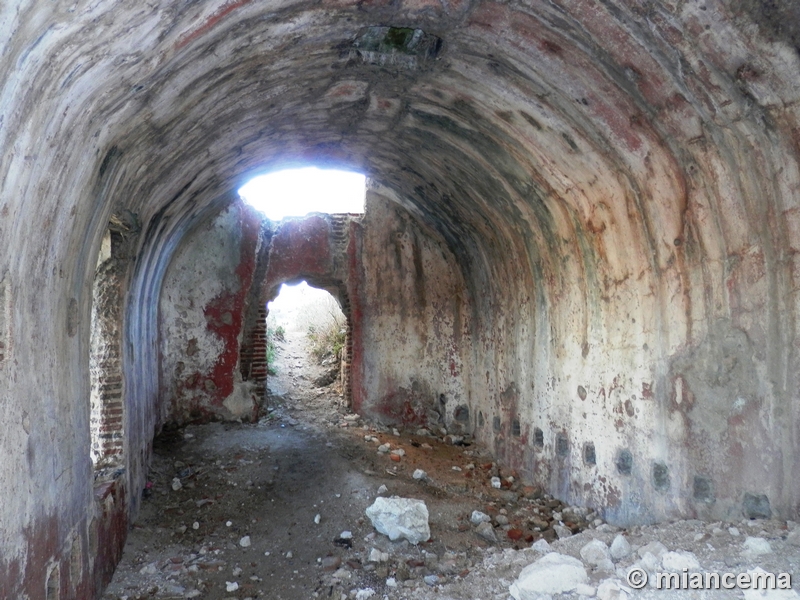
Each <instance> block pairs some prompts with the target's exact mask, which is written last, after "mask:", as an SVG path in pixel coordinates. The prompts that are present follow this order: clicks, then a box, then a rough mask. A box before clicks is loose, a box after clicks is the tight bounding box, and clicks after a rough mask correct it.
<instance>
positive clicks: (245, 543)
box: [239, 535, 250, 548]
mask: <svg viewBox="0 0 800 600" xmlns="http://www.w3.org/2000/svg"><path fill="white" fill-rule="evenodd" d="M239 545H240V546H241V547H242V548H248V547H249V546H250V536H249V535H246V536H244V537H243V538H242V539H240V540H239Z"/></svg>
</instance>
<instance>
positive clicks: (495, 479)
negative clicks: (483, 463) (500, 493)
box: [491, 477, 502, 490]
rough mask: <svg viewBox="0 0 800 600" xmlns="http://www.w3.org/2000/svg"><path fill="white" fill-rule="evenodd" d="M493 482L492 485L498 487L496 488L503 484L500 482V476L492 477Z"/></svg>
mask: <svg viewBox="0 0 800 600" xmlns="http://www.w3.org/2000/svg"><path fill="white" fill-rule="evenodd" d="M491 482H492V487H493V488H494V489H496V490H499V489H500V486H501V485H502V484H501V483H500V478H499V477H492V479H491Z"/></svg>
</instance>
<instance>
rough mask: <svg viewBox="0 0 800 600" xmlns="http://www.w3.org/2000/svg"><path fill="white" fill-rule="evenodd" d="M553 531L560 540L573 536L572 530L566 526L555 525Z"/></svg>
mask: <svg viewBox="0 0 800 600" xmlns="http://www.w3.org/2000/svg"><path fill="white" fill-rule="evenodd" d="M553 531H555V532H556V535H557V536H558V539H560V540H563V539H564V538H568V537H571V536H572V530H571V529H570V528H569V527H566V526H564V525H553Z"/></svg>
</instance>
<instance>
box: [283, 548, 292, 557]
mask: <svg viewBox="0 0 800 600" xmlns="http://www.w3.org/2000/svg"><path fill="white" fill-rule="evenodd" d="M284 556H285V557H286V558H294V554H293V553H292V551H291V550H289V551H288V552H287V553H286V554H284Z"/></svg>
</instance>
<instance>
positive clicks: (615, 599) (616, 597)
mask: <svg viewBox="0 0 800 600" xmlns="http://www.w3.org/2000/svg"><path fill="white" fill-rule="evenodd" d="M627 597H628V594H627V592H626V591H625V590H623V589H622V582H620V581H619V580H618V579H606V580H605V581H603V582H601V583H600V585H598V586H597V598H598V600H623V599H624V598H627Z"/></svg>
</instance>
